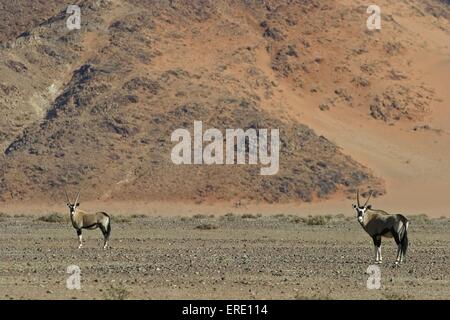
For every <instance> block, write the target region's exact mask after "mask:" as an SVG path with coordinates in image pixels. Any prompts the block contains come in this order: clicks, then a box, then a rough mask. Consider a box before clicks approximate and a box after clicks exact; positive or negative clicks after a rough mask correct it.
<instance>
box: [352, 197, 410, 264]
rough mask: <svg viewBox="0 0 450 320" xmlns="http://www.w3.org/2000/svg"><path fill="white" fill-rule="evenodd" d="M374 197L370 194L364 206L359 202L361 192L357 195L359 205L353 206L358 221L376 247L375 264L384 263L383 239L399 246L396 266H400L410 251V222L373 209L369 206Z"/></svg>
mask: <svg viewBox="0 0 450 320" xmlns="http://www.w3.org/2000/svg"><path fill="white" fill-rule="evenodd" d="M371 196H372V191H371V192H370V194H369V197H368V198H367V200H366V202H365V203H364V205H362V206H361V204H360V202H359V190H357V193H356V201H357V205H355V204H354V205H353V208H354V209H356V212H357V217H358V221H359V223H360V224H361V226H362V227H363V229H364V230H365V231H366V232H367V233H368V234H369V236H371V237H372V240H373V244H374V246H375V263H382V261H383V258H382V257H381V237H386V238H392V237H393V238H394V240H395V243H396V244H397V248H398V249H397V259H396V260H395V264H396V265H398V264H399V263H400V262H403V261H404V258H405V255H406V250H407V249H408V225H409V221H408V219H406V218H405V217H404V216H403V215H401V214H389V213H387V212H385V211H383V210H375V209H372V206H371V205H367V203H368V202H369V200H370V197H371Z"/></svg>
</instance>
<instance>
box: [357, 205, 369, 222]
mask: <svg viewBox="0 0 450 320" xmlns="http://www.w3.org/2000/svg"><path fill="white" fill-rule="evenodd" d="M355 209H356V212H357V214H358V221H359V222H360V223H362V222H363V221H364V214H365V213H366V211H367V207H356V208H355Z"/></svg>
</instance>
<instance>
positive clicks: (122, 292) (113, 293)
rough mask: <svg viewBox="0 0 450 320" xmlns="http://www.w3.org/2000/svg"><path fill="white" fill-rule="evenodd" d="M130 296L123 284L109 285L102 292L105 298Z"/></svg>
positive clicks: (116, 298) (120, 298)
mask: <svg viewBox="0 0 450 320" xmlns="http://www.w3.org/2000/svg"><path fill="white" fill-rule="evenodd" d="M129 296H130V291H128V290H127V289H126V288H125V287H124V286H123V285H121V284H119V285H117V286H114V285H111V286H110V287H109V288H108V289H106V290H105V292H104V293H103V297H104V298H105V300H126V299H128V297H129Z"/></svg>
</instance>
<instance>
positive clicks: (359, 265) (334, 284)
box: [0, 215, 450, 299]
mask: <svg viewBox="0 0 450 320" xmlns="http://www.w3.org/2000/svg"><path fill="white" fill-rule="evenodd" d="M198 226H206V227H205V228H206V230H200V229H198V228H197V227H198ZM208 226H209V227H208ZM112 227H113V229H112V238H111V248H110V249H108V250H106V251H104V250H102V249H101V241H100V232H99V231H98V230H95V231H85V232H84V235H85V240H86V242H85V245H84V248H83V249H81V250H78V249H77V248H76V247H77V239H76V234H75V231H74V230H73V229H72V227H71V226H70V225H69V224H68V223H67V222H61V223H50V222H43V221H38V220H37V219H36V218H35V217H31V216H28V217H12V216H10V217H5V216H3V217H2V218H1V221H0V299H29V298H37V299H105V298H109V299H111V298H116V299H121V298H126V299H183V298H187V299H241V298H245V299H280V298H281V299H360V298H361V299H449V298H450V277H449V275H450V271H449V268H448V264H449V258H450V257H449V250H448V249H449V247H450V235H449V233H448V230H449V227H450V220H449V219H427V218H425V217H413V218H412V223H411V226H410V232H409V233H410V243H411V245H410V250H409V253H408V260H407V262H406V264H404V265H403V266H401V267H400V268H395V267H394V266H393V261H394V255H395V250H396V248H395V245H394V243H393V241H392V240H390V239H388V240H385V242H384V247H383V258H384V264H383V265H382V266H381V288H380V289H379V290H368V289H367V287H366V282H367V279H368V277H369V276H368V275H367V274H366V270H367V268H368V266H369V265H370V264H371V262H372V255H373V249H372V243H371V240H370V238H369V237H368V236H367V234H365V232H364V231H363V230H362V229H361V227H360V226H359V225H358V223H357V222H356V221H355V219H354V218H345V217H336V216H335V217H332V218H331V220H329V221H328V222H327V223H326V224H324V225H309V224H308V223H307V218H301V217H298V216H290V215H279V216H260V217H257V216H253V217H250V218H243V217H242V216H237V215H228V216H217V215H216V216H215V217H205V216H200V217H196V218H194V217H174V216H172V217H129V218H124V217H122V218H120V217H118V218H116V220H115V222H114V223H113V225H112ZM69 265H77V266H79V267H80V270H81V289H80V290H69V289H67V288H66V280H67V278H68V277H69V276H70V275H69V274H68V273H66V269H67V267H68V266H69Z"/></svg>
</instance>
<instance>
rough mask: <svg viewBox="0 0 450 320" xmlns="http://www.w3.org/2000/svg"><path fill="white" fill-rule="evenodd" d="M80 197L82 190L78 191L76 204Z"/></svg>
mask: <svg viewBox="0 0 450 320" xmlns="http://www.w3.org/2000/svg"><path fill="white" fill-rule="evenodd" d="M79 197H80V191H78V193H77V200H75V205H76V204H77V203H78V198H79Z"/></svg>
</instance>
